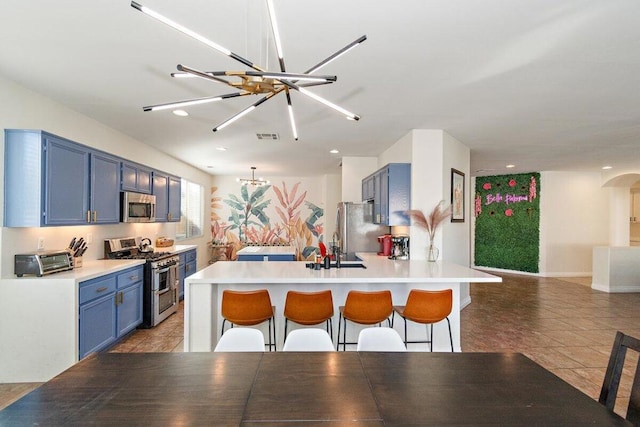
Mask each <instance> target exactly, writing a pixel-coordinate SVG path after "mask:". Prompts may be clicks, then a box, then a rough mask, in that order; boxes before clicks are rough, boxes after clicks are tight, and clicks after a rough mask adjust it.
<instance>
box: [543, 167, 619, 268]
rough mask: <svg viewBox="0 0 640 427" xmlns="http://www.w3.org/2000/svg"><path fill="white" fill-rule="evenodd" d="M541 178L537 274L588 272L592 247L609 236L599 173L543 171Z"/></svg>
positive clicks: (605, 195) (604, 191)
mask: <svg viewBox="0 0 640 427" xmlns="http://www.w3.org/2000/svg"><path fill="white" fill-rule="evenodd" d="M540 181H541V182H540V213H541V215H540V274H541V275H543V276H557V277H558V276H588V275H590V274H591V271H592V253H593V247H594V246H601V245H604V246H606V245H607V244H608V235H609V190H608V189H604V188H602V187H601V175H600V173H581V172H542V173H541V174H540ZM627 193H628V191H627ZM627 212H628V208H627ZM627 216H628V215H627Z"/></svg>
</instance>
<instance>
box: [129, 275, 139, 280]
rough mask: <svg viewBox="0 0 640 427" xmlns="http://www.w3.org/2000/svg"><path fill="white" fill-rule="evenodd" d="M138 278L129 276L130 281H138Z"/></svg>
mask: <svg viewBox="0 0 640 427" xmlns="http://www.w3.org/2000/svg"><path fill="white" fill-rule="evenodd" d="M137 278H138V276H137V275H136V276H129V280H136V279H137Z"/></svg>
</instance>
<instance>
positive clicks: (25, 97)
mask: <svg viewBox="0 0 640 427" xmlns="http://www.w3.org/2000/svg"><path fill="white" fill-rule="evenodd" d="M0 93H2V96H1V97H0V130H4V129H7V128H8V129H42V130H46V131H48V132H51V133H53V134H56V135H59V136H61V137H64V138H68V139H70V140H73V141H76V142H79V143H81V144H84V145H87V146H90V147H94V148H97V149H100V150H103V151H106V152H108V153H111V154H114V155H116V156H119V157H123V158H126V159H130V160H132V161H135V162H139V163H141V164H145V165H148V166H151V167H152V168H155V169H159V170H163V171H165V172H169V173H172V174H175V175H178V176H181V177H183V178H186V179H188V180H190V181H192V182H196V183H198V184H201V185H203V186H204V187H205V194H207V193H208V188H209V187H210V185H211V176H210V175H209V174H207V173H205V172H202V171H200V170H198V169H196V168H193V167H191V166H189V165H187V164H185V163H183V162H181V161H179V160H176V159H175V158H173V157H170V156H168V155H166V154H164V153H161V152H159V151H157V150H155V149H153V148H151V147H149V146H148V145H145V144H143V143H141V142H139V141H136V140H134V139H132V138H130V137H128V136H126V135H124V134H122V133H120V132H117V131H116V130H114V129H111V128H109V127H107V126H105V125H104V124H102V123H100V122H97V121H95V120H93V119H90V118H88V117H86V116H83V115H82V114H80V113H78V112H76V111H73V110H71V109H69V108H67V107H65V106H63V105H61V104H58V103H56V102H54V101H52V100H50V99H48V98H45V97H43V96H42V95H40V94H38V93H35V92H33V91H31V90H28V89H26V88H24V87H22V86H20V85H17V84H15V83H14V82H11V81H9V80H6V79H4V78H2V77H0ZM0 138H1V146H0V157H2V162H0V164H2V165H3V164H4V159H3V156H4V132H2V136H1V137H0ZM0 167H2V168H3V166H0ZM3 180H4V172H2V173H0V182H1V181H3ZM2 184H3V183H2ZM2 198H3V199H2V202H3V203H4V194H3V195H2ZM209 212H210V207H209V204H208V203H205V214H204V218H209ZM0 215H1V214H0ZM88 234H91V237H93V242H94V243H93V244H91V245H89V249H88V251H87V253H86V254H85V257H86V258H87V259H97V258H102V257H103V252H104V251H103V245H102V241H103V239H105V238H113V237H122V236H127V235H132V234H133V235H141V236H143V237H150V238H152V240H154V238H155V237H156V236H158V235H164V236H167V237H169V238H173V237H174V236H175V225H174V224H161V223H157V224H115V225H101V226H76V227H42V228H3V229H2V235H1V244H0V249H1V250H2V263H1V264H0V268H1V270H0V274H1V275H2V276H3V277H7V276H11V275H12V274H13V255H14V254H16V253H23V252H29V251H33V250H35V249H36V244H37V238H38V237H44V239H45V248H47V249H62V248H64V247H66V246H67V244H68V243H69V241H70V240H71V237H72V236H79V237H80V236H82V237H85V239H86V238H87V235H88ZM210 238H211V236H210V233H209V231H208V227H207V224H205V230H204V236H203V237H202V238H197V239H190V240H187V241H183V242H181V243H186V244H196V245H198V268H202V267H204V266H206V264H207V261H208V257H209V255H208V250H207V246H206V243H207V242H208V241H209V240H210Z"/></svg>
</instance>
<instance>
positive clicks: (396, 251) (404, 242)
mask: <svg viewBox="0 0 640 427" xmlns="http://www.w3.org/2000/svg"><path fill="white" fill-rule="evenodd" d="M391 244H392V248H391V256H389V259H409V236H407V235H398V236H391Z"/></svg>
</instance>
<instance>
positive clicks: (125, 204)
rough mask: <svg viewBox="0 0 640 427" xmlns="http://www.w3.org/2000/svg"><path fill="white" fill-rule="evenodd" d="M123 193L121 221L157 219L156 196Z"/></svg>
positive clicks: (149, 220) (150, 220)
mask: <svg viewBox="0 0 640 427" xmlns="http://www.w3.org/2000/svg"><path fill="white" fill-rule="evenodd" d="M120 194H121V205H120V206H121V208H122V212H121V215H120V221H122V222H154V221H155V220H156V196H154V195H151V194H141V193H133V192H130V191H123V192H122V193H120Z"/></svg>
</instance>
